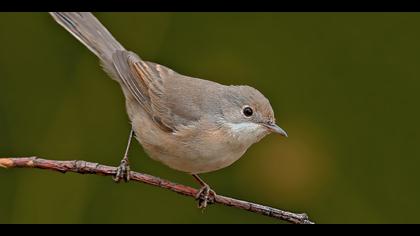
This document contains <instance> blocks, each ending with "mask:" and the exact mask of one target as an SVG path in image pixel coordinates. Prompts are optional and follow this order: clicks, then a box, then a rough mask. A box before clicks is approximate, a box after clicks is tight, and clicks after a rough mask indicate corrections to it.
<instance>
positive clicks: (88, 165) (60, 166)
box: [0, 157, 314, 224]
mask: <svg viewBox="0 0 420 236" xmlns="http://www.w3.org/2000/svg"><path fill="white" fill-rule="evenodd" d="M0 167H3V168H39V169H47V170H52V171H59V172H61V173H66V172H75V173H79V174H96V175H103V176H114V175H115V173H116V171H117V168H116V167H112V166H105V165H101V164H98V163H92V162H86V161H80V160H75V161H55V160H45V159H41V158H38V157H19V158H0ZM130 175H131V176H130V180H133V181H137V182H141V183H146V184H150V185H153V186H157V187H161V188H165V189H169V190H172V191H174V192H176V193H179V194H182V195H186V196H190V197H194V198H195V195H196V194H197V192H198V190H197V189H194V188H192V187H189V186H185V185H181V184H177V183H173V182H170V181H168V180H164V179H161V178H158V177H155V176H152V175H148V174H143V173H138V172H134V171H131V172H130ZM214 203H218V204H222V205H226V206H230V207H235V208H239V209H243V210H247V211H251V212H254V213H258V214H261V215H266V216H270V217H273V218H276V219H280V220H284V221H287V222H290V223H295V224H314V223H313V222H311V221H310V220H309V219H308V216H307V215H306V214H305V213H302V214H296V213H292V212H287V211H283V210H279V209H275V208H272V207H268V206H264V205H260V204H256V203H252V202H247V201H242V200H238V199H234V198H230V197H225V196H221V195H216V196H215V198H214Z"/></svg>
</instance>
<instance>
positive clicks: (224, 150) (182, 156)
mask: <svg viewBox="0 0 420 236" xmlns="http://www.w3.org/2000/svg"><path fill="white" fill-rule="evenodd" d="M139 141H140V143H142V146H143V148H144V150H145V151H146V152H147V153H148V154H149V156H150V157H151V158H152V159H154V160H157V161H160V162H162V163H163V164H165V165H167V166H169V167H170V168H172V169H176V170H179V171H183V172H187V173H191V174H199V173H206V172H211V171H215V170H219V169H222V168H225V167H227V166H229V165H231V164H233V163H234V162H235V161H237V160H238V159H239V158H240V157H241V156H242V155H243V154H244V153H245V151H246V149H247V148H245V147H235V148H234V147H233V146H232V145H229V144H227V143H224V142H216V143H212V144H211V145H209V144H208V143H207V144H202V145H199V146H196V145H186V144H185V143H181V142H180V141H178V140H175V141H174V143H177V144H175V145H164V144H163V143H159V144H150V142H147V140H144V139H142V137H141V136H140V137H139Z"/></svg>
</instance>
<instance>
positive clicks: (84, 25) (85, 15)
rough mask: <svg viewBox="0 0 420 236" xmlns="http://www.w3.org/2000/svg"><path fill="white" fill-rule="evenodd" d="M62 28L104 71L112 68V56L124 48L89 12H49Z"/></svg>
mask: <svg viewBox="0 0 420 236" xmlns="http://www.w3.org/2000/svg"><path fill="white" fill-rule="evenodd" d="M50 14H51V16H52V17H53V18H54V20H55V21H57V23H58V24H60V25H61V26H63V27H64V28H65V29H66V30H67V31H69V32H70V33H71V34H72V35H73V36H74V37H76V38H77V39H78V40H79V41H80V42H81V43H83V44H84V45H85V46H86V47H87V48H88V49H89V50H90V51H92V52H93V53H94V54H95V55H96V56H97V57H99V59H100V60H101V62H102V64H103V66H104V67H105V69H109V68H110V67H112V55H113V54H114V53H115V52H116V51H118V50H125V49H124V47H123V46H122V45H121V44H120V43H119V42H118V41H117V40H116V39H115V38H114V37H113V36H112V35H111V33H109V31H108V30H107V29H106V28H105V27H104V26H103V25H102V24H101V22H99V21H98V19H96V17H95V16H94V15H92V13H90V12H50Z"/></svg>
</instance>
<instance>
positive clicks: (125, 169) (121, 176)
mask: <svg viewBox="0 0 420 236" xmlns="http://www.w3.org/2000/svg"><path fill="white" fill-rule="evenodd" d="M113 179H114V181H115V182H117V183H119V182H120V181H121V180H124V182H128V181H130V165H129V164H128V160H127V159H126V158H124V159H123V160H122V161H121V164H120V166H118V169H117V173H116V174H115V176H114V177H113Z"/></svg>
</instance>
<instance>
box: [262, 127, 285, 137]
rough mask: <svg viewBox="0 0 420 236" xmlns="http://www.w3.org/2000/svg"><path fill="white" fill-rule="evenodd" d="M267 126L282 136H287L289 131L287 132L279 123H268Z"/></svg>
mask: <svg viewBox="0 0 420 236" xmlns="http://www.w3.org/2000/svg"><path fill="white" fill-rule="evenodd" d="M266 127H267V128H268V129H269V130H270V131H271V132H274V133H278V134H280V135H282V136H284V137H287V133H286V131H284V130H283V129H282V128H280V127H279V126H278V125H276V124H268V125H266Z"/></svg>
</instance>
